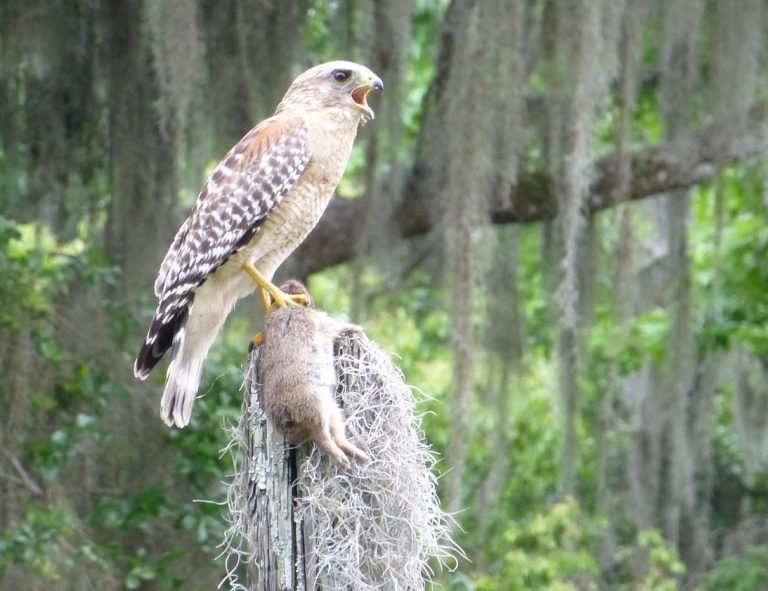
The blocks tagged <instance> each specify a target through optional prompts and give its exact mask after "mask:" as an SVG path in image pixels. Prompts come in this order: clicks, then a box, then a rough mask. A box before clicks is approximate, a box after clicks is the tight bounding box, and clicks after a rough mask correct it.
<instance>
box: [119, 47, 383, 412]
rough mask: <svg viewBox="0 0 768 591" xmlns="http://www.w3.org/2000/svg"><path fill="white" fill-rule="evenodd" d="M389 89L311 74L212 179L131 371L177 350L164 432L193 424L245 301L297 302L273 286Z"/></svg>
mask: <svg viewBox="0 0 768 591" xmlns="http://www.w3.org/2000/svg"><path fill="white" fill-rule="evenodd" d="M382 89H383V84H382V81H381V79H380V78H379V77H378V76H376V75H375V74H374V73H373V72H371V71H370V70H369V69H368V68H366V67H364V66H361V65H359V64H355V63H352V62H345V61H335V62H328V63H325V64H322V65H319V66H316V67H314V68H311V69H309V70H307V71H306V72H304V73H303V74H301V75H300V76H299V77H298V78H296V80H294V81H293V83H292V84H291V86H290V88H288V91H287V92H286V93H285V96H284V97H283V99H282V101H280V104H279V105H278V106H277V109H276V111H275V114H274V115H273V116H272V117H270V118H269V119H266V120H264V121H262V122H261V123H259V124H258V125H257V126H256V127H254V128H253V129H252V130H251V131H249V132H248V133H247V134H246V135H245V137H243V139H241V140H240V141H239V142H238V143H237V144H236V145H235V147H233V148H232V149H231V150H230V151H229V153H228V154H227V155H226V156H225V157H224V159H223V160H222V161H221V162H220V163H219V164H218V165H217V166H216V168H215V169H214V171H213V173H212V174H211V177H210V178H209V179H208V181H207V182H206V184H205V186H204V187H203V189H202V191H200V195H199V196H198V198H197V203H196V204H195V206H194V208H193V209H192V212H191V213H190V215H189V217H188V218H187V220H186V221H185V222H184V224H183V225H182V226H181V228H180V229H179V231H178V233H177V234H176V237H175V238H174V240H173V243H172V244H171V246H170V248H169V249H168V252H167V254H166V255H165V259H164V260H163V262H162V265H161V266H160V272H159V274H158V276H157V279H156V280H155V295H156V296H157V298H158V300H159V301H158V304H157V310H156V311H155V316H154V318H153V319H152V324H151V325H150V327H149V332H148V333H147V337H146V339H145V341H144V345H143V346H142V347H141V351H139V355H138V357H137V358H136V363H135V366H134V373H135V374H136V377H138V378H140V379H145V378H146V377H147V376H148V375H149V372H150V371H151V369H152V368H153V367H154V366H155V365H156V364H157V362H158V361H159V360H160V358H161V357H162V356H163V355H164V354H165V352H166V351H168V350H169V349H170V351H171V353H170V357H171V359H170V364H169V365H168V372H167V376H166V382H165V390H164V391H163V398H162V402H161V406H160V413H161V416H162V418H163V420H164V421H165V422H166V423H167V424H169V425H176V426H177V427H183V426H185V425H187V424H188V423H189V418H190V415H191V413H192V405H193V403H194V401H195V396H196V395H197V388H198V385H199V383H200V374H201V372H202V367H203V362H204V361H205V357H206V355H207V354H208V350H209V348H210V347H211V344H212V343H213V341H214V339H215V338H216V334H217V333H218V331H219V329H220V328H221V326H222V324H223V323H224V320H225V319H226V317H227V315H228V314H229V313H230V311H231V310H232V308H233V307H234V305H235V303H236V302H237V300H238V299H240V298H242V297H244V296H246V295H248V294H250V293H251V292H253V291H254V290H255V289H257V288H258V290H259V295H260V297H261V301H262V303H263V304H264V306H265V307H266V306H268V305H269V304H270V303H271V302H272V301H274V303H275V304H276V305H278V306H285V305H291V304H292V303H293V302H292V300H291V296H289V295H287V294H285V293H283V292H281V291H280V290H279V289H278V288H277V287H276V286H275V285H274V284H273V283H272V281H271V280H272V276H273V275H274V273H275V271H276V270H277V268H278V267H279V266H280V264H281V263H282V262H283V261H284V260H285V259H286V258H287V257H288V255H289V254H291V252H293V251H294V250H295V249H296V247H297V246H298V245H299V244H301V242H302V241H303V240H304V238H306V236H307V234H309V232H310V231H311V230H312V228H314V227H315V225H316V224H317V222H318V220H319V219H320V216H321V215H322V214H323V211H324V210H325V208H326V206H327V205H328V201H329V200H330V199H331V196H332V195H333V192H334V190H335V189H336V186H337V185H338V183H339V181H340V180H341V176H342V174H343V173H344V169H345V168H346V165H347V161H348V160H349V155H350V152H351V150H352V143H353V141H354V139H355V136H356V134H357V129H358V127H359V126H360V125H361V124H363V123H365V122H366V121H367V120H369V119H373V111H372V110H371V108H370V107H369V106H368V103H367V101H366V98H367V96H368V94H369V93H370V92H371V91H374V90H376V91H380V90H382Z"/></svg>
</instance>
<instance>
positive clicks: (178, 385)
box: [160, 327, 205, 428]
mask: <svg viewBox="0 0 768 591" xmlns="http://www.w3.org/2000/svg"><path fill="white" fill-rule="evenodd" d="M185 336H186V328H185V327H182V329H181V330H179V331H178V332H177V333H176V336H175V337H174V339H173V350H172V352H171V363H170V364H169V365H168V374H167V375H166V378H165V389H164V390H163V398H162V400H161V401H160V417H161V418H162V419H163V422H164V423H165V424H166V425H168V426H169V427H173V426H174V425H175V426H176V427H179V428H181V427H186V426H187V425H188V424H189V419H190V417H191V415H192V405H193V404H194V403H195V398H196V397H197V388H198V387H199V385H200V376H201V374H202V371H203V361H204V360H205V353H203V354H202V355H195V354H194V353H193V354H191V355H190V354H186V355H184V354H179V352H180V351H182V350H183V348H184V340H185Z"/></svg>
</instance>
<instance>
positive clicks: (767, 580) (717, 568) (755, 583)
mask: <svg viewBox="0 0 768 591" xmlns="http://www.w3.org/2000/svg"><path fill="white" fill-rule="evenodd" d="M725 589H727V590H728V591H763V590H764V589H768V546H753V547H751V548H748V549H747V551H746V552H744V553H743V554H740V555H736V556H728V557H726V558H723V559H721V560H719V561H718V562H717V563H715V565H714V567H713V569H712V571H711V572H710V573H709V575H708V576H707V578H706V581H705V582H704V585H703V590H704V591H723V590H725Z"/></svg>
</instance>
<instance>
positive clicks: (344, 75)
mask: <svg viewBox="0 0 768 591" xmlns="http://www.w3.org/2000/svg"><path fill="white" fill-rule="evenodd" d="M350 76H352V72H350V71H349V70H334V71H333V79H334V80H336V82H346V81H347V80H349V77H350Z"/></svg>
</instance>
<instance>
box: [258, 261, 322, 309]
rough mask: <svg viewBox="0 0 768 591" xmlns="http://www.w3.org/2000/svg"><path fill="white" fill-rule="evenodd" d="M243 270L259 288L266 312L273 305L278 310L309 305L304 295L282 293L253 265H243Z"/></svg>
mask: <svg viewBox="0 0 768 591" xmlns="http://www.w3.org/2000/svg"><path fill="white" fill-rule="evenodd" d="M243 270H244V271H245V272H246V273H248V275H250V276H251V279H253V280H254V281H255V282H256V285H258V286H259V299H260V300H261V305H262V307H263V308H264V311H266V310H268V309H269V306H270V305H271V304H274V305H275V306H277V307H278V308H284V307H286V306H306V305H308V304H309V298H308V297H307V296H305V295H304V294H288V293H285V292H284V291H282V290H281V289H280V288H279V287H277V286H276V285H275V284H274V283H272V282H271V281H270V280H269V279H267V278H266V277H265V276H264V274H263V273H262V272H261V271H259V270H258V269H257V268H256V267H254V266H253V265H252V264H251V263H246V264H245V265H243Z"/></svg>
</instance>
